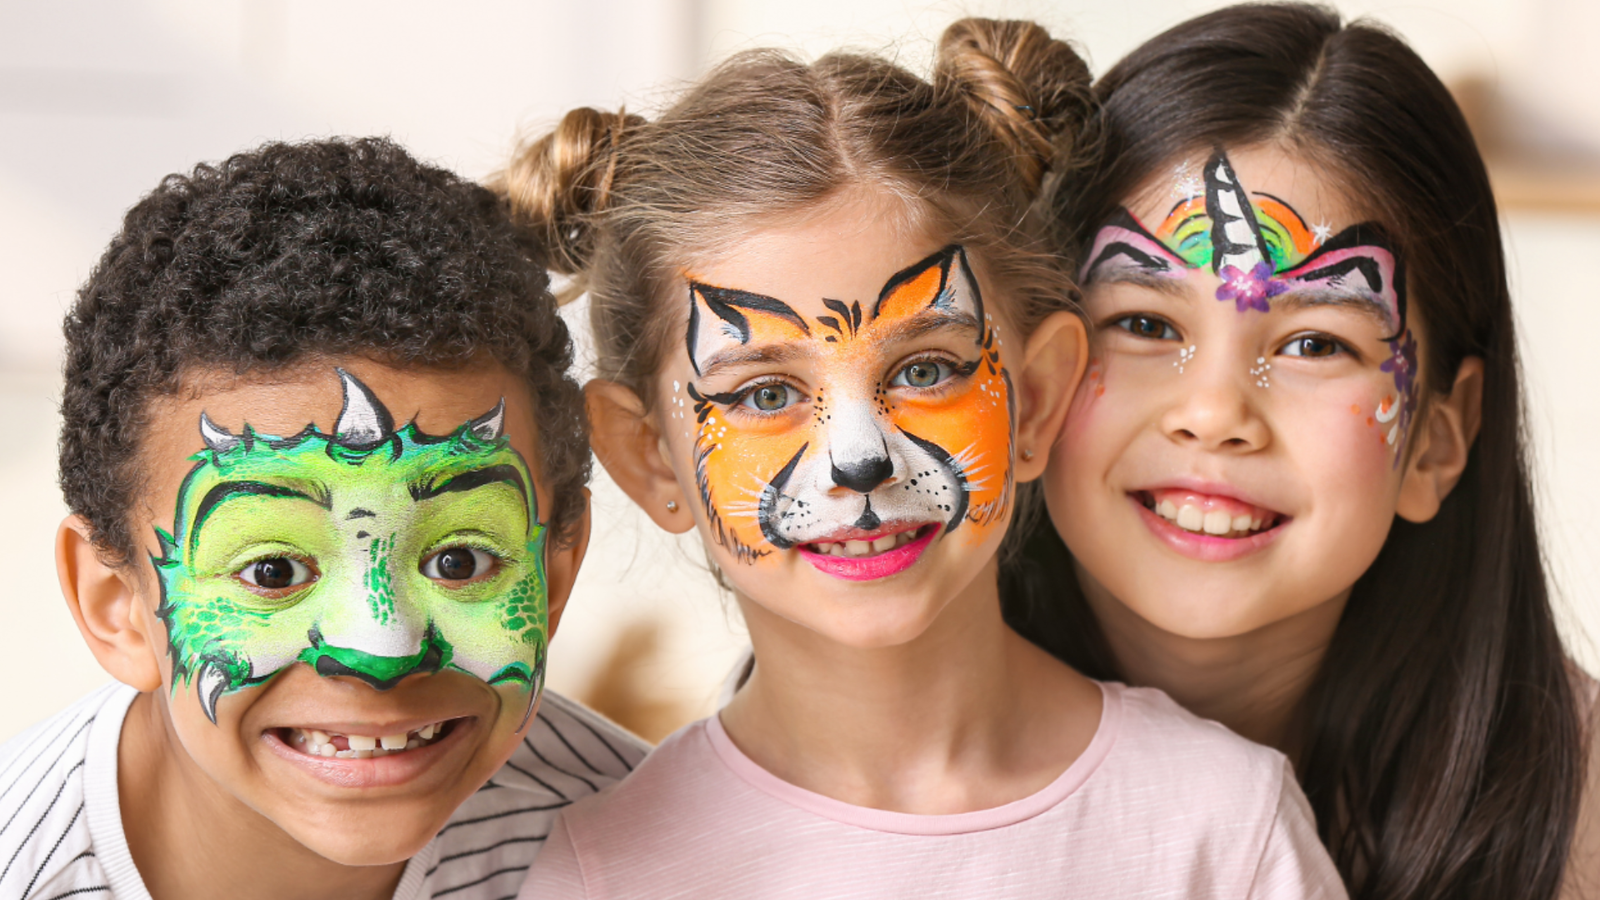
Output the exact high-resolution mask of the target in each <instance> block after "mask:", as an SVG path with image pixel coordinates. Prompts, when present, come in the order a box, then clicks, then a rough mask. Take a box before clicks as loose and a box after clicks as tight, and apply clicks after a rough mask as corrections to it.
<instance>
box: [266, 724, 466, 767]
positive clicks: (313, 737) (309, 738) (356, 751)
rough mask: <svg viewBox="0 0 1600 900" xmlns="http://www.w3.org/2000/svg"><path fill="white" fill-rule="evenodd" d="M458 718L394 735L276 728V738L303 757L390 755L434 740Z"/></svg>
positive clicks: (444, 734)
mask: <svg viewBox="0 0 1600 900" xmlns="http://www.w3.org/2000/svg"><path fill="white" fill-rule="evenodd" d="M461 721H463V720H461V719H445V720H443V721H440V722H430V723H429V724H427V725H424V726H422V727H421V728H418V729H415V730H413V731H401V732H397V733H395V734H385V735H365V734H337V733H333V732H327V731H321V730H319V729H316V728H280V729H277V732H278V739H279V740H281V741H283V743H284V744H285V745H287V746H289V747H290V748H292V749H294V750H297V751H299V752H300V753H303V754H305V755H306V756H320V757H325V758H326V757H331V758H334V759H376V758H378V757H382V756H394V755H396V754H400V753H404V752H406V751H407V750H416V749H418V748H421V747H426V746H428V745H429V744H434V743H438V742H439V741H441V740H443V739H444V737H445V736H446V735H448V734H449V733H450V732H451V731H453V730H454V728H455V726H456V724H457V723H458V722H461Z"/></svg>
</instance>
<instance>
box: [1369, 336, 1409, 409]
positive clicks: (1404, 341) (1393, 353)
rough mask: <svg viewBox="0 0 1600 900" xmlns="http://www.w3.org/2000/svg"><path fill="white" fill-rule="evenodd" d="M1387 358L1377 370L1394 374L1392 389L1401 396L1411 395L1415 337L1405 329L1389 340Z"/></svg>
mask: <svg viewBox="0 0 1600 900" xmlns="http://www.w3.org/2000/svg"><path fill="white" fill-rule="evenodd" d="M1389 353H1390V356H1389V358H1388V359H1386V360H1384V361H1383V364H1382V365H1380V366H1378V369H1379V371H1383V372H1390V373H1392V374H1393V375H1394V389H1395V390H1396V391H1399V392H1400V394H1401V396H1404V397H1410V396H1411V386H1412V383H1413V382H1414V381H1415V380H1416V377H1417V339H1416V338H1414V337H1412V336H1411V331H1410V330H1409V329H1407V330H1406V331H1405V332H1404V333H1403V334H1401V335H1400V336H1399V337H1398V338H1396V339H1394V340H1392V341H1390V342H1389Z"/></svg>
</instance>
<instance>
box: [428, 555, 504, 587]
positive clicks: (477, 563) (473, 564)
mask: <svg viewBox="0 0 1600 900" xmlns="http://www.w3.org/2000/svg"><path fill="white" fill-rule="evenodd" d="M494 563H495V559H494V557H493V556H490V555H489V554H487V553H485V552H483V551H482V550H478V549H476V548H473V547H446V548H445V549H443V550H440V551H439V552H438V553H435V554H434V555H432V556H430V557H428V558H427V559H425V560H423V561H422V574H423V575H424V576H426V577H428V578H432V579H434V580H435V581H467V580H468V579H471V578H476V577H478V576H479V575H482V574H484V573H486V572H488V571H489V570H491V569H493V568H494Z"/></svg>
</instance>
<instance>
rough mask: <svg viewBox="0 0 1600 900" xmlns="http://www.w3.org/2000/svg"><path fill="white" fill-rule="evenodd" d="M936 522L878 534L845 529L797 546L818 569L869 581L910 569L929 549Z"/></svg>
mask: <svg viewBox="0 0 1600 900" xmlns="http://www.w3.org/2000/svg"><path fill="white" fill-rule="evenodd" d="M938 533H939V525H938V524H936V523H927V524H923V525H900V526H894V525H891V526H888V528H887V529H885V530H883V531H880V532H877V533H855V532H847V533H842V534H837V535H832V536H831V537H832V538H833V539H832V540H825V541H810V542H808V543H804V544H800V545H799V546H798V547H797V548H796V549H798V550H799V551H800V555H801V556H803V557H805V559H806V561H807V562H809V563H811V565H812V566H814V567H815V568H816V569H817V570H819V571H821V572H824V573H826V574H829V575H833V576H836V577H839V578H844V579H847V580H849V581H872V580H875V579H878V578H887V577H888V576H890V575H894V574H897V573H899V572H903V571H905V570H906V569H909V568H910V567H911V565H912V564H913V563H915V562H916V561H917V560H918V559H919V558H920V557H921V556H922V551H924V550H926V549H928V545H929V544H930V543H932V542H933V538H934V536H935V535H937V534H938Z"/></svg>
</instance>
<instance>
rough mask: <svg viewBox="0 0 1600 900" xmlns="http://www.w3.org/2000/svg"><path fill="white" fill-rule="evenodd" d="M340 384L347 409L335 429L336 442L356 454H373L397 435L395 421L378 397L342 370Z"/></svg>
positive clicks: (344, 409)
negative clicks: (373, 449)
mask: <svg viewBox="0 0 1600 900" xmlns="http://www.w3.org/2000/svg"><path fill="white" fill-rule="evenodd" d="M334 371H335V372H338V373H339V381H340V383H341V384H342V385H343V387H344V407H343V408H342V409H340V410H339V422H338V424H336V425H335V426H334V428H333V439H334V440H335V441H336V442H338V443H339V444H341V445H343V446H345V447H349V448H351V449H353V450H370V449H371V448H373V447H376V446H378V445H379V444H381V443H383V442H384V441H386V440H388V439H389V438H390V437H392V436H393V435H394V418H393V417H392V416H390V415H389V410H388V409H386V408H385V407H384V405H383V404H382V403H381V402H379V401H378V397H377V395H375V394H373V393H372V391H371V390H370V389H369V388H368V387H367V386H366V385H364V384H362V383H361V381H360V380H359V379H357V378H356V377H355V376H354V375H351V374H350V373H349V372H346V371H345V370H343V369H334Z"/></svg>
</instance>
